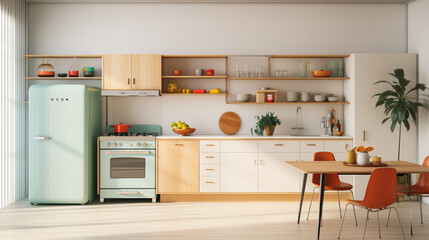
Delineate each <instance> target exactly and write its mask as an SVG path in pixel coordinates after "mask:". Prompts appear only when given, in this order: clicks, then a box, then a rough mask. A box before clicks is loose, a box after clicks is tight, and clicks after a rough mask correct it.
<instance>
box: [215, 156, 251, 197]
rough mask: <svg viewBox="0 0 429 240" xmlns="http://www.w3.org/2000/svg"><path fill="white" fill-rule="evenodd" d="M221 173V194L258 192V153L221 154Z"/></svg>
mask: <svg viewBox="0 0 429 240" xmlns="http://www.w3.org/2000/svg"><path fill="white" fill-rule="evenodd" d="M221 151H222V150H221ZM219 172H220V191H221V192H257V191H258V154H257V153H221V154H220V171H219Z"/></svg>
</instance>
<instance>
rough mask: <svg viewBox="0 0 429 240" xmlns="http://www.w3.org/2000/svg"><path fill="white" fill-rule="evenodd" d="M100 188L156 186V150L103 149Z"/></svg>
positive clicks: (101, 152)
mask: <svg viewBox="0 0 429 240" xmlns="http://www.w3.org/2000/svg"><path fill="white" fill-rule="evenodd" d="M100 188H155V150H101V151H100Z"/></svg>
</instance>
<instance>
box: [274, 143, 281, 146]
mask: <svg viewBox="0 0 429 240" xmlns="http://www.w3.org/2000/svg"><path fill="white" fill-rule="evenodd" d="M274 146H276V147H281V146H283V144H281V143H276V144H274Z"/></svg>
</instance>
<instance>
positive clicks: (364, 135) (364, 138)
mask: <svg viewBox="0 0 429 240" xmlns="http://www.w3.org/2000/svg"><path fill="white" fill-rule="evenodd" d="M363 140H364V141H366V131H365V130H363Z"/></svg>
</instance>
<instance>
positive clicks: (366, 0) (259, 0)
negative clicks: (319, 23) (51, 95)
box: [27, 0, 414, 3]
mask: <svg viewBox="0 0 429 240" xmlns="http://www.w3.org/2000/svg"><path fill="white" fill-rule="evenodd" d="M412 1H414V0H27V2H90V3H91V2H117V3H126V2H128V3H129V2H164V3H168V2H179V3H186V2H189V3H192V2H205V3H217V2H219V3H226V2H229V3H246V2H247V3H409V2H412Z"/></svg>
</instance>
